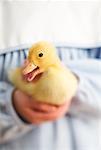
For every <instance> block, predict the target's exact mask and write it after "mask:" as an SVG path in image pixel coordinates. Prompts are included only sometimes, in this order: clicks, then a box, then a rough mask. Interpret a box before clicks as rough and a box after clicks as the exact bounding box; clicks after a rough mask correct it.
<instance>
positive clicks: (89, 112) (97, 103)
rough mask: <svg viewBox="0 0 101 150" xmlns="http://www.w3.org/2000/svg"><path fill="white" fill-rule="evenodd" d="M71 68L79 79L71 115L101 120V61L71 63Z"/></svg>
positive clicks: (87, 60)
mask: <svg viewBox="0 0 101 150" xmlns="http://www.w3.org/2000/svg"><path fill="white" fill-rule="evenodd" d="M69 66H70V68H71V69H72V70H73V71H74V72H75V73H76V74H77V76H78V77H79V86H78V91H77V94H76V96H75V97H74V99H73V100H72V105H71V108H70V114H72V115H75V116H78V117H84V118H87V117H88V118H89V117H90V118H93V119H94V118H99V117H100V118H101V61H100V60H94V59H92V60H89V59H86V60H81V61H80V60H79V61H77V60H76V61H72V62H70V65H69Z"/></svg>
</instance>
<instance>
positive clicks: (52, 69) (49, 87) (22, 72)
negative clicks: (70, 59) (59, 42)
mask: <svg viewBox="0 0 101 150" xmlns="http://www.w3.org/2000/svg"><path fill="white" fill-rule="evenodd" d="M27 60H28V63H27V65H26V66H25V67H24V68H22V67H19V68H17V69H16V70H13V71H12V72H11V73H10V76H9V79H10V81H11V82H12V83H13V84H14V85H15V87H17V88H18V89H20V90H21V91H23V92H25V93H27V94H28V95H31V96H32V97H33V98H34V99H35V100H37V101H39V102H44V103H49V104H55V105H61V104H63V103H65V102H66V100H67V101H70V100H71V98H72V97H73V96H74V95H75V92H76V89H77V79H76V77H75V76H74V74H73V73H72V72H71V71H70V70H69V69H67V68H65V67H64V66H63V65H62V64H61V61H60V59H59V57H58V56H57V54H56V49H55V48H54V47H53V46H52V45H51V44H50V43H48V42H38V43H36V44H34V45H33V46H32V47H31V48H30V49H29V54H28V58H27ZM39 75H40V77H39V78H38V79H37V81H35V82H34V80H35V79H36V78H37V77H38V76H39ZM24 77H25V78H24Z"/></svg>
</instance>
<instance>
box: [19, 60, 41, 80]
mask: <svg viewBox="0 0 101 150" xmlns="http://www.w3.org/2000/svg"><path fill="white" fill-rule="evenodd" d="M22 73H23V75H24V76H25V78H26V79H27V80H28V81H29V82H30V81H32V80H34V78H35V77H36V75H38V74H40V73H42V70H41V69H40V68H39V67H38V66H36V65H34V64H33V63H30V62H27V64H26V66H25V68H24V69H23V72H22Z"/></svg>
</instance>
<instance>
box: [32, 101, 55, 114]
mask: <svg viewBox="0 0 101 150" xmlns="http://www.w3.org/2000/svg"><path fill="white" fill-rule="evenodd" d="M32 109H36V110H38V111H42V112H52V111H55V110H56V109H57V107H56V106H55V105H50V104H46V103H42V102H36V101H35V100H32Z"/></svg>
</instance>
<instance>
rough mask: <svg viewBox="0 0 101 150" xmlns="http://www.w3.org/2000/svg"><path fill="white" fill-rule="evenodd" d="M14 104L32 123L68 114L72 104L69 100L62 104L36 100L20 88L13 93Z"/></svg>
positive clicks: (24, 117)
mask: <svg viewBox="0 0 101 150" xmlns="http://www.w3.org/2000/svg"><path fill="white" fill-rule="evenodd" d="M13 104H14V107H15V109H16V111H17V113H18V114H19V115H20V116H21V117H22V118H23V119H25V120H26V121H28V122H29V123H32V124H41V123H43V122H46V121H53V120H56V119H58V118H60V117H62V116H63V115H65V114H66V112H67V111H68V109H69V105H70V103H69V102H67V103H65V104H64V105H61V106H53V105H49V104H44V103H40V102H36V101H35V100H33V99H32V98H31V97H29V96H27V95H26V94H24V93H23V92H21V91H19V90H15V91H14V93H13Z"/></svg>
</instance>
